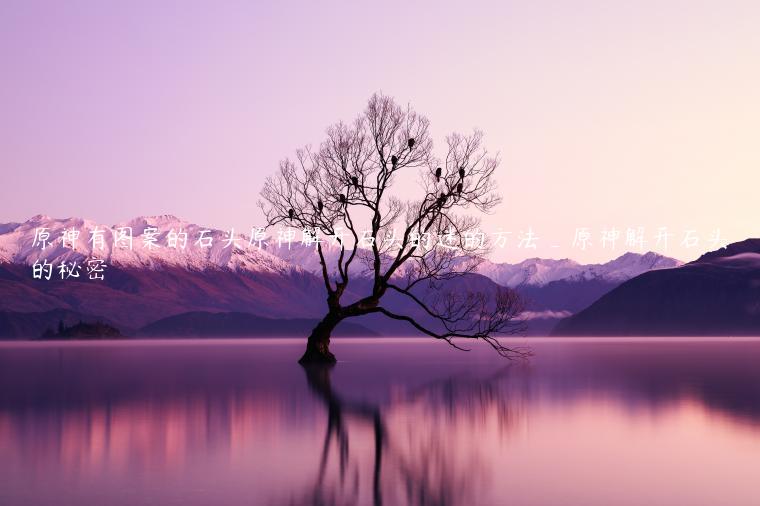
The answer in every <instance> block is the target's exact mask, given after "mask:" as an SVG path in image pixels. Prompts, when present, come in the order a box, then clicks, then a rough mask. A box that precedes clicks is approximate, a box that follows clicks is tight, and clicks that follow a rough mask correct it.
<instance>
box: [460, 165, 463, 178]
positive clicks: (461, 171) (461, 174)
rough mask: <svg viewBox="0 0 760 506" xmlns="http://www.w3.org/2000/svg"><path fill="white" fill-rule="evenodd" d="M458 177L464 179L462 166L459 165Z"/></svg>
mask: <svg viewBox="0 0 760 506" xmlns="http://www.w3.org/2000/svg"><path fill="white" fill-rule="evenodd" d="M459 177H460V178H462V179H464V167H459Z"/></svg>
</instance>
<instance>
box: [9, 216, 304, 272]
mask: <svg viewBox="0 0 760 506" xmlns="http://www.w3.org/2000/svg"><path fill="white" fill-rule="evenodd" d="M130 230H131V236H132V241H131V243H132V245H131V248H130V247H129V240H128V236H129V231H130ZM71 231H76V232H78V236H76V237H75V236H74V235H73V234H69V235H68V236H67V239H68V240H67V241H66V243H65V244H64V241H63V237H64V234H65V232H71ZM76 232H75V233H76ZM41 234H47V237H46V241H45V244H44V246H45V247H44V248H43V247H42V246H43V244H41V242H40V241H39V239H41V238H44V237H43V236H42V235H41ZM185 234H186V235H185ZM35 238H37V243H35ZM172 238H173V239H176V240H175V241H173V242H172V241H171V240H170V239H172ZM233 238H234V240H232V241H231V240H230V237H229V231H222V230H217V229H212V228H210V227H209V228H205V227H201V226H199V225H195V224H192V223H188V222H186V221H183V220H180V219H179V218H177V217H175V216H172V215H162V216H141V217H138V218H134V219H132V220H130V221H127V222H124V223H119V224H116V225H113V226H107V225H102V224H99V223H96V222H94V221H91V220H84V219H81V218H66V219H56V218H51V217H49V216H44V215H37V216H34V217H32V218H31V219H29V220H28V221H26V222H24V223H21V224H7V225H2V226H0V263H3V262H5V263H16V264H28V265H31V264H33V263H34V262H36V261H38V260H40V261H42V260H47V261H48V262H50V263H53V264H54V265H55V264H58V263H60V262H62V261H66V262H72V261H75V260H76V261H79V262H80V264H81V261H82V259H84V258H89V257H94V258H100V259H103V260H105V261H106V262H107V263H108V264H110V265H115V266H120V267H140V268H151V269H155V268H160V267H161V266H172V267H183V268H186V269H190V270H203V269H207V268H227V269H231V270H243V271H257V272H282V273H287V272H290V271H293V270H294V269H296V270H297V269H298V267H295V266H294V265H293V264H291V263H289V262H286V261H284V260H282V259H280V258H278V257H277V256H275V255H272V254H270V253H268V252H266V251H264V250H263V249H259V247H258V245H257V243H256V242H255V241H254V242H253V244H251V243H250V241H249V237H248V236H246V235H243V234H238V233H237V232H235V233H234V237H233Z"/></svg>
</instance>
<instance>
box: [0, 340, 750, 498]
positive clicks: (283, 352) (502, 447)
mask: <svg viewBox="0 0 760 506" xmlns="http://www.w3.org/2000/svg"><path fill="white" fill-rule="evenodd" d="M300 346H301V343H300V341H294V342H289V341H277V342H253V343H251V342H219V343H205V344H199V343H179V342H174V343H147V344H134V343H123V344H118V345H108V344H102V343H91V344H88V345H81V346H72V345H67V344H65V343H60V344H51V343H48V344H46V345H39V346H18V345H16V346H11V345H3V346H0V504H4V505H5V504H11V505H13V504H35V505H37V504H56V505H65V504H77V505H88V504H113V505H120V504H124V505H127V504H129V505H138V504H183V505H188V504H189V505H196V504H197V505H200V504H219V505H237V504H336V505H340V504H385V505H389V504H393V505H397V504H398V505H404V504H409V505H412V504H441V505H445V504H452V505H455V504H467V505H470V504H507V503H510V502H511V503H514V504H538V505H540V504H558V503H561V504H584V505H594V504H599V505H602V504H613V503H614V504H631V505H633V504H641V503H647V504H662V505H665V504H674V503H681V504H692V505H700V504H705V505H707V504H716V503H723V504H736V505H743V504H748V505H749V504H758V503H760V489H759V488H758V487H757V486H756V479H755V476H754V472H753V470H754V469H757V467H758V465H760V368H757V366H756V364H757V363H758V359H760V342H757V341H751V340H743V341H736V342H707V341H698V342H673V341H664V342H652V341H647V342H632V341H631V342H621V341H616V342H605V341H595V342H577V341H574V342H567V341H558V342H543V341H537V342H536V343H535V344H534V349H535V352H536V356H535V357H534V358H533V359H532V360H531V361H530V362H528V363H509V364H506V363H504V362H503V361H500V360H497V359H495V358H494V357H493V356H492V354H490V353H488V352H487V350H482V351H483V352H482V353H481V352H480V351H479V350H475V351H473V352H472V353H470V354H463V353H453V352H452V351H451V350H449V349H447V348H445V347H440V346H435V343H433V344H431V343H429V342H427V341H421V342H420V341H410V340H406V341H394V340H390V341H383V342H381V343H379V342H374V341H341V342H339V343H336V348H337V347H339V351H340V353H341V355H340V356H341V357H342V358H344V359H345V361H344V362H342V363H339V364H338V365H337V366H336V367H334V368H328V369H324V368H310V369H302V368H301V367H300V366H298V365H297V364H294V363H293V357H294V356H296V355H297V354H298V351H299V350H300ZM547 484H551V485H550V486H547Z"/></svg>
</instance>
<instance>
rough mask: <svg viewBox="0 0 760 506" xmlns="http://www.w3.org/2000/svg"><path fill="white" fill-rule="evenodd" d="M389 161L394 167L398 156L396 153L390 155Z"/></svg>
mask: <svg viewBox="0 0 760 506" xmlns="http://www.w3.org/2000/svg"><path fill="white" fill-rule="evenodd" d="M391 163H392V164H393V166H394V167H395V166H396V164H398V157H397V156H396V155H393V156H391Z"/></svg>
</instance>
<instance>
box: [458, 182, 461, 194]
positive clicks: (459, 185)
mask: <svg viewBox="0 0 760 506" xmlns="http://www.w3.org/2000/svg"><path fill="white" fill-rule="evenodd" d="M457 193H462V183H459V184H458V185H457Z"/></svg>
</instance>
